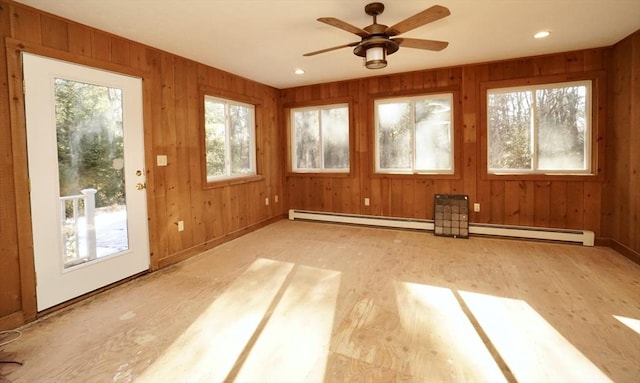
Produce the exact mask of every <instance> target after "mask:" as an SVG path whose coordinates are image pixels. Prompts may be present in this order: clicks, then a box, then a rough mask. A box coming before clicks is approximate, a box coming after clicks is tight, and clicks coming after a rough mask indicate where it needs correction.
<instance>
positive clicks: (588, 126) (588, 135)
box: [486, 80, 593, 175]
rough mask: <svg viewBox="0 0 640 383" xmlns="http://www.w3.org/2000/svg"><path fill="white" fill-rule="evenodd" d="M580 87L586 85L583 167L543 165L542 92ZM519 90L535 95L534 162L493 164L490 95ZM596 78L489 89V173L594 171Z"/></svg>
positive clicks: (532, 108)
mask: <svg viewBox="0 0 640 383" xmlns="http://www.w3.org/2000/svg"><path fill="white" fill-rule="evenodd" d="M574 87H575V88H579V87H584V96H583V98H584V110H583V113H584V128H583V132H582V135H583V139H584V143H583V146H582V151H583V156H582V167H581V168H577V167H574V168H559V167H558V168H555V169H554V168H545V167H544V166H541V165H540V162H541V159H540V157H541V156H540V146H541V143H540V141H541V137H540V135H541V133H540V130H541V129H540V125H541V124H540V121H539V120H540V113H541V112H539V109H540V104H539V101H538V98H539V92H541V91H546V90H550V89H563V88H574ZM517 92H522V93H528V94H529V95H530V99H531V105H530V117H529V119H530V121H529V124H530V128H529V132H530V133H529V137H528V138H529V153H528V154H529V155H530V156H531V159H530V165H529V166H528V167H494V166H492V153H491V150H492V132H491V118H492V114H491V102H490V99H491V97H492V96H494V95H501V94H514V93H517ZM592 98H593V97H592V82H591V80H585V81H574V82H561V83H550V84H542V85H533V86H518V87H507V88H493V89H487V103H486V104H487V105H486V107H487V170H488V173H489V174H563V175H566V174H575V175H585V174H592V166H591V164H592V145H593V143H592V125H593V124H592V106H591V104H592Z"/></svg>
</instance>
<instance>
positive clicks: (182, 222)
mask: <svg viewBox="0 0 640 383" xmlns="http://www.w3.org/2000/svg"><path fill="white" fill-rule="evenodd" d="M178 231H184V221H178Z"/></svg>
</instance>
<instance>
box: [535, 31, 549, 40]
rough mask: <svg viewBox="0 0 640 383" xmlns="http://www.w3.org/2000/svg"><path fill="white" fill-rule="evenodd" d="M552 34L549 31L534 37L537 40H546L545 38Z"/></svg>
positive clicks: (541, 32)
mask: <svg viewBox="0 0 640 383" xmlns="http://www.w3.org/2000/svg"><path fill="white" fill-rule="evenodd" d="M550 34H551V32H549V31H540V32H538V33H536V34H535V35H533V37H534V38H536V39H544V38H545V37H549V35H550Z"/></svg>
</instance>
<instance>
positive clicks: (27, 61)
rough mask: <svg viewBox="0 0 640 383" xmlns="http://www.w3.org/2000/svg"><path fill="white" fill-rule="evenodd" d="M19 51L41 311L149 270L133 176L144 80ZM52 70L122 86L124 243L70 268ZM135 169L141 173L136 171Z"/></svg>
mask: <svg viewBox="0 0 640 383" xmlns="http://www.w3.org/2000/svg"><path fill="white" fill-rule="evenodd" d="M22 57H23V69H24V75H25V117H26V125H27V149H28V151H27V156H28V163H29V177H30V187H31V193H30V200H31V217H32V229H33V250H34V264H35V271H36V296H37V311H42V310H44V309H46V308H49V307H52V306H54V305H57V304H59V303H62V302H64V301H66V300H69V299H72V298H75V297H77V296H80V295H83V294H85V293H88V292H91V291H93V290H96V289H98V288H101V287H104V286H106V285H109V284H111V283H114V282H117V281H119V280H122V279H124V278H127V277H129V276H132V275H135V274H137V273H140V272H143V271H146V270H148V269H149V264H150V256H149V239H148V237H149V235H148V226H147V222H148V221H147V203H146V190H145V189H142V190H136V188H135V185H136V184H137V183H143V184H144V182H145V179H144V175H145V171H144V132H143V111H142V105H143V99H142V80H141V79H140V78H137V77H132V76H128V75H123V74H117V73H114V72H108V71H105V70H101V69H97V68H91V67H87V66H83V65H79V64H73V63H70V62H65V61H61V60H56V59H51V58H46V57H43V56H38V55H34V54H30V53H24V52H23V55H22ZM55 77H58V78H65V79H69V80H75V81H80V82H86V83H91V84H96V85H104V86H110V87H117V88H120V89H123V121H124V124H125V129H124V142H125V154H124V157H125V158H124V160H125V188H126V192H125V194H126V201H127V213H128V214H127V217H128V219H127V226H128V232H129V234H128V238H129V249H128V250H127V251H124V252H121V253H118V254H116V255H113V256H107V257H104V258H101V259H98V260H96V261H93V262H89V263H85V264H82V265H78V266H74V267H72V268H67V269H65V268H64V264H63V260H62V257H61V256H60V255H59V254H57V253H58V249H61V247H62V243H61V242H62V239H61V237H60V234H59V233H60V230H59V224H60V222H61V213H60V208H59V181H58V163H57V146H56V142H57V139H56V127H55V103H54V101H55V100H54V89H53V78H55ZM132 105H133V107H132ZM137 170H140V171H141V173H140V174H136V171H137ZM53 252H55V253H56V254H55V255H53V254H52V253H53Z"/></svg>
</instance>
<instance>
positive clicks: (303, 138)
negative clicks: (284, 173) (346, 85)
mask: <svg viewBox="0 0 640 383" xmlns="http://www.w3.org/2000/svg"><path fill="white" fill-rule="evenodd" d="M290 118H291V123H290V126H291V169H292V171H293V172H300V173H304V172H309V173H323V172H326V173H348V172H349V169H350V167H349V105H348V104H336V105H323V106H312V107H305V108H293V109H291V113H290Z"/></svg>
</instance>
